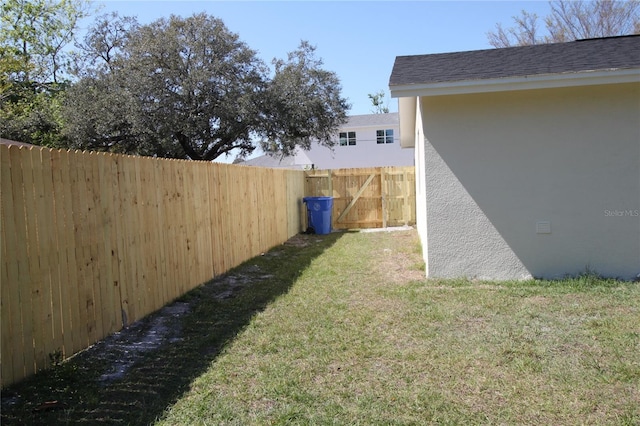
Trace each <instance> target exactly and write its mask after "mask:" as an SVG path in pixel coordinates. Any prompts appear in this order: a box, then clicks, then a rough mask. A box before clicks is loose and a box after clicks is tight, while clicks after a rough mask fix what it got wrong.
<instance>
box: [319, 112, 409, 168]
mask: <svg viewBox="0 0 640 426" xmlns="http://www.w3.org/2000/svg"><path fill="white" fill-rule="evenodd" d="M386 129H393V132H394V141H393V143H389V144H378V143H377V141H376V130H386ZM340 131H344V132H356V144H355V145H347V146H340V144H339V143H336V146H334V147H333V149H330V148H327V147H324V146H321V145H318V144H313V145H312V146H311V149H310V150H309V152H308V153H307V156H308V157H309V158H310V159H312V160H313V162H314V167H315V168H316V169H340V168H357V167H386V166H413V161H414V158H413V156H414V154H413V150H412V149H402V148H401V147H400V140H399V133H400V132H399V126H398V124H397V119H396V122H395V123H393V124H388V123H387V124H377V125H372V126H360V127H356V126H349V127H344V128H342V129H340Z"/></svg>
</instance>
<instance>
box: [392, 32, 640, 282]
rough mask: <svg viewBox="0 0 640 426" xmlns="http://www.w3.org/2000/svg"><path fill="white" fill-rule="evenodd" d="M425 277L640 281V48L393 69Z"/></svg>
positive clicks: (468, 55) (596, 47)
mask: <svg viewBox="0 0 640 426" xmlns="http://www.w3.org/2000/svg"><path fill="white" fill-rule="evenodd" d="M389 87H390V89H391V96H392V97H395V98H399V114H400V137H401V144H402V146H406V147H415V155H416V193H417V206H418V207H417V221H418V230H419V234H420V237H421V241H422V246H423V250H424V259H425V262H426V271H427V276H429V277H469V278H479V279H524V278H528V277H531V276H533V277H544V278H559V277H563V276H565V275H576V274H580V273H582V272H585V271H592V272H596V273H599V274H601V275H604V276H611V277H618V278H623V279H634V278H635V277H636V276H637V275H638V273H640V36H624V37H610V38H601V39H590V40H580V41H574V42H569V43H559V44H547V45H535V46H524V47H512V48H504V49H492V50H481V51H470V52H457V53H445V54H433V55H420V56H400V57H397V58H396V61H395V64H394V68H393V71H392V74H391V77H390V81H389Z"/></svg>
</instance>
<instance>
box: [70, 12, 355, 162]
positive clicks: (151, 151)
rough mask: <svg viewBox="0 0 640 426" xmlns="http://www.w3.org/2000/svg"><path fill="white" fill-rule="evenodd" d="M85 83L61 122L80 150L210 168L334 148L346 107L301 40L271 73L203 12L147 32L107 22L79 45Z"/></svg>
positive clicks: (101, 21) (332, 77)
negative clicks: (202, 163) (319, 146)
mask: <svg viewBox="0 0 640 426" xmlns="http://www.w3.org/2000/svg"><path fill="white" fill-rule="evenodd" d="M82 46H83V49H84V51H85V53H86V54H85V63H89V64H91V66H89V67H87V68H85V69H83V70H81V73H80V75H81V77H82V78H81V79H80V80H79V81H78V83H77V84H76V85H74V87H73V88H71V89H70V90H69V91H68V96H67V102H66V103H65V114H64V117H65V119H66V121H67V123H68V125H67V132H66V134H67V135H68V137H69V138H70V139H71V140H72V141H73V146H74V147H77V148H83V149H100V150H106V151H112V152H126V153H136V154H142V155H154V156H161V157H175V158H189V159H194V160H213V159H215V158H217V157H219V156H221V155H224V154H228V153H230V152H231V151H234V152H237V153H239V155H240V156H243V155H247V154H249V153H250V152H252V151H253V150H254V149H255V147H256V145H257V144H260V145H261V146H262V147H263V149H264V150H265V151H267V152H277V153H280V154H283V155H288V154H291V153H292V152H293V151H294V149H295V147H296V146H301V147H303V148H308V147H309V146H310V143H311V140H312V139H314V140H315V139H317V140H319V141H321V143H324V144H327V145H329V144H332V143H333V142H332V139H331V134H332V133H333V131H334V130H335V129H336V128H337V127H338V126H339V125H340V124H342V123H343V122H344V121H346V109H347V107H348V105H347V104H346V102H345V101H344V99H342V98H341V97H340V85H339V80H338V78H337V76H336V75H335V74H334V73H332V72H329V71H326V70H324V69H322V67H321V65H322V62H321V61H320V60H318V59H316V58H315V57H314V56H313V48H312V47H311V46H310V45H309V44H308V43H306V42H303V43H302V44H301V46H300V48H299V49H298V50H296V51H294V52H292V53H291V54H290V55H289V58H288V61H282V60H276V61H274V63H273V64H274V66H275V71H274V72H273V75H272V76H270V73H269V68H268V67H267V66H266V65H265V63H264V62H262V61H261V60H260V59H259V58H258V57H257V56H256V52H254V51H253V50H251V49H250V48H249V47H248V46H247V45H246V44H245V43H243V42H242V41H240V39H239V37H238V35H237V34H234V33H232V32H230V31H229V30H228V29H227V28H226V26H225V25H224V23H223V22H222V21H221V20H219V19H217V18H214V17H211V16H208V15H206V14H198V15H193V16H191V17H189V18H180V17H177V16H172V17H170V18H169V19H160V20H157V21H155V22H153V23H151V24H149V25H143V26H140V25H137V24H136V23H135V22H134V21H131V20H130V19H124V18H116V17H114V16H111V17H106V18H105V17H102V18H100V19H99V20H98V22H97V24H96V25H95V26H94V27H93V29H92V30H90V31H89V33H88V35H87V37H86V38H85V41H84V44H83V45H82Z"/></svg>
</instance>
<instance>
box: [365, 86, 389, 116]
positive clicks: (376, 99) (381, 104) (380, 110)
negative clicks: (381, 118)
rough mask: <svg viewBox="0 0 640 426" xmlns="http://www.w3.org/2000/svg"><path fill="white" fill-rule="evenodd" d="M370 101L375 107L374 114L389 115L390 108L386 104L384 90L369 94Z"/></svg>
mask: <svg viewBox="0 0 640 426" xmlns="http://www.w3.org/2000/svg"><path fill="white" fill-rule="evenodd" d="M368 96H369V100H370V101H371V105H373V111H372V112H373V113H374V114H388V113H389V106H388V105H387V104H386V100H385V94H384V90H380V91H379V92H376V93H369V94H368Z"/></svg>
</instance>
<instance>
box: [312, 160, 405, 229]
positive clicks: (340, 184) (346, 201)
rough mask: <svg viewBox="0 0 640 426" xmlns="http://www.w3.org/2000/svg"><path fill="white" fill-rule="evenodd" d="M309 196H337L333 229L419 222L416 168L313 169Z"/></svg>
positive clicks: (334, 197)
mask: <svg viewBox="0 0 640 426" xmlns="http://www.w3.org/2000/svg"><path fill="white" fill-rule="evenodd" d="M305 173H306V189H305V193H306V195H307V196H329V197H333V211H332V228H333V229H350V228H380V227H383V228H386V227H387V226H400V225H413V224H415V223H416V193H415V168H414V167H377V168H362V169H336V170H310V171H307V172H305Z"/></svg>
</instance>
